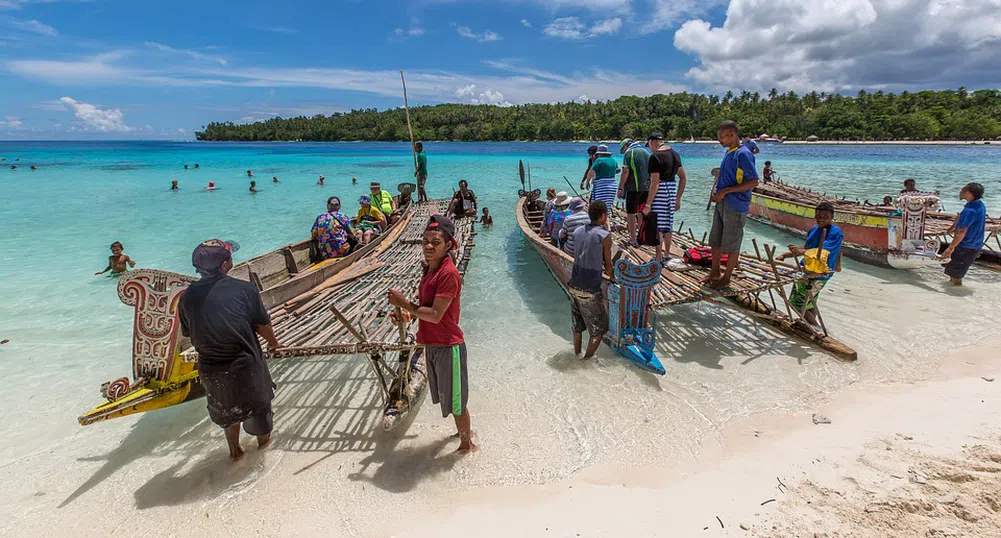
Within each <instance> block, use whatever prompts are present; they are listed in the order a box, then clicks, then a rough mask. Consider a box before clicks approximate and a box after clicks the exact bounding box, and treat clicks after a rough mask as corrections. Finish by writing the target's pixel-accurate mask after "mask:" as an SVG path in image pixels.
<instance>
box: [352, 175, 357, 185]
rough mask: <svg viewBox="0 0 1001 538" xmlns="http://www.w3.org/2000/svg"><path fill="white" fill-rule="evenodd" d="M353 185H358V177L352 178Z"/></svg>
mask: <svg viewBox="0 0 1001 538" xmlns="http://www.w3.org/2000/svg"><path fill="white" fill-rule="evenodd" d="M351 184H352V185H357V184H358V178H356V177H353V178H351Z"/></svg>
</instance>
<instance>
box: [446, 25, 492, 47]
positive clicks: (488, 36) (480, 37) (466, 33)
mask: <svg viewBox="0 0 1001 538" xmlns="http://www.w3.org/2000/svg"><path fill="white" fill-rule="evenodd" d="M455 31H456V32H457V33H458V34H459V35H460V36H462V37H464V38H466V39H475V40H477V41H479V42H480V43H488V42H490V41H500V39H501V36H500V34H498V33H497V32H493V31H490V30H484V31H483V33H476V32H474V31H472V30H470V29H469V27H468V26H459V27H457V28H456V29H455Z"/></svg>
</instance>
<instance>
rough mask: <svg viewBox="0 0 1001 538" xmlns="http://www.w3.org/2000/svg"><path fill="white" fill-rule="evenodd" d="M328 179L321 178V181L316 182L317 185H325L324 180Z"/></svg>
mask: <svg viewBox="0 0 1001 538" xmlns="http://www.w3.org/2000/svg"><path fill="white" fill-rule="evenodd" d="M325 179H327V178H326V177H325V176H320V179H318V180H316V184H317V185H321V186H322V185H323V180H325Z"/></svg>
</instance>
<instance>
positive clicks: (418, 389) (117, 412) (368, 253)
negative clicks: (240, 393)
mask: <svg viewBox="0 0 1001 538" xmlns="http://www.w3.org/2000/svg"><path fill="white" fill-rule="evenodd" d="M445 210H447V202H446V201H440V202H426V203H422V204H412V205H411V206H409V207H408V209H407V210H406V211H405V212H404V214H403V216H402V218H401V220H400V222H398V223H397V224H396V225H395V226H393V227H391V228H390V229H389V230H387V231H386V232H385V233H384V234H382V235H381V236H379V238H378V240H377V241H376V242H373V243H372V244H370V245H368V246H366V247H365V248H364V249H362V250H361V251H360V252H359V253H356V254H358V255H357V256H356V255H354V254H353V255H352V256H349V257H348V258H345V259H343V260H340V261H337V262H334V263H329V262H327V263H323V262H321V263H320V264H317V265H315V266H311V267H309V268H307V269H305V270H302V271H298V272H297V273H296V274H295V275H294V276H292V277H291V278H287V279H286V280H284V281H283V282H282V283H280V284H278V285H276V286H274V287H272V288H269V289H265V290H263V291H262V298H263V299H264V301H265V306H266V307H268V309H269V312H270V314H271V322H272V326H273V328H274V331H275V335H276V337H277V338H278V340H279V341H280V342H281V343H282V344H283V346H284V347H282V348H280V349H278V350H276V351H274V352H268V353H266V354H265V356H266V358H268V359H269V360H270V359H289V358H301V357H312V356H327V355H367V356H368V359H369V364H370V365H371V367H372V371H373V374H374V375H375V377H376V380H377V382H378V384H379V386H380V389H381V392H382V395H383V403H384V406H385V408H384V415H383V426H384V427H386V428H387V429H388V428H391V427H392V426H393V425H395V424H396V422H397V421H398V420H399V419H400V418H402V417H403V416H404V415H405V414H406V413H407V412H408V411H409V405H410V403H411V402H416V401H418V400H417V398H418V397H419V396H420V394H421V393H422V391H423V389H424V386H425V384H426V374H425V372H426V370H425V362H424V357H423V352H422V351H423V350H422V349H421V347H420V346H418V345H417V344H416V340H415V338H414V330H415V326H414V323H413V322H411V323H410V324H408V325H406V326H402V325H397V324H395V323H394V322H393V321H392V319H391V317H390V313H391V311H392V308H391V307H390V306H389V304H388V302H387V301H386V293H387V291H388V290H389V289H390V288H396V289H400V290H401V291H403V292H404V294H407V295H410V296H415V295H416V287H417V283H418V282H419V281H420V277H421V271H422V265H421V264H422V262H423V259H424V258H423V252H422V247H421V237H422V235H423V231H424V228H425V226H426V225H427V221H428V218H429V217H430V215H431V214H433V213H442V212H444V211H445ZM474 236H475V232H474V231H473V219H471V218H464V219H458V220H457V221H456V241H457V244H458V246H459V248H458V250H457V252H456V266H457V267H458V269H459V272H460V273H461V274H465V271H466V269H467V267H468V264H469V260H470V255H471V251H472V247H473V237H474ZM283 248H288V247H283ZM281 251H282V249H279V251H275V252H281ZM270 255H271V254H270V253H269V254H268V255H265V256H262V257H258V258H255V259H254V260H259V259H261V258H265V257H267V256H270ZM282 257H283V258H284V257H285V256H284V255H282ZM254 260H251V262H253V261H254ZM324 267H328V268H335V269H336V270H334V269H331V270H330V271H327V272H323V271H322V269H323V268H324ZM237 269H241V270H240V271H238V270H237ZM243 269H245V270H246V271H247V272H246V273H243ZM234 273H235V274H234ZM231 274H234V276H237V277H238V278H239V277H240V276H241V275H243V274H247V275H253V274H254V271H253V264H252V263H247V262H245V263H244V264H240V266H238V267H237V268H234V271H232V272H231ZM316 275H323V276H325V277H326V278H324V279H322V280H319V279H318V277H317V276H316ZM121 278H122V279H121V280H120V281H119V295H120V296H121V297H122V300H123V302H126V304H130V305H132V306H135V307H136V325H135V329H134V331H135V332H134V336H133V343H134V345H133V362H134V367H133V375H134V380H133V381H131V382H130V381H129V379H128V378H122V379H119V380H116V381H114V382H110V383H106V384H105V385H104V386H103V387H102V395H103V396H105V398H107V400H108V402H107V403H105V404H103V405H101V406H98V407H97V408H95V409H94V410H92V411H90V412H88V413H86V414H84V415H83V416H81V417H80V419H79V421H80V423H81V424H82V425H88V424H92V423H94V422H98V421H101V420H107V419H111V418H117V417H121V416H125V415H129V414H134V413H140V412H144V411H148V410H152V409H159V408H162V407H168V406H171V405H175V404H178V403H182V402H186V401H190V400H193V399H196V398H199V397H201V396H203V395H204V390H203V389H202V388H201V385H200V383H199V382H198V372H197V369H196V364H197V353H196V352H195V351H194V350H193V349H190V348H189V343H188V342H187V341H186V339H184V338H182V337H180V335H179V323H178V321H177V309H176V306H177V301H178V298H179V297H180V294H181V293H182V292H183V290H184V288H185V287H186V286H187V284H189V283H190V282H193V281H194V280H195V278H194V277H189V276H186V275H179V274H176V273H169V272H166V271H156V270H150V269H143V270H138V271H130V272H129V273H127V274H126V275H123V276H122V277H121ZM275 278H277V277H275ZM245 279H246V280H250V281H251V282H260V281H261V280H262V279H261V278H258V279H256V280H255V279H254V278H253V277H252V276H251V278H245ZM303 288H305V289H303ZM137 299H138V300H137ZM388 353H396V354H397V355H398V360H397V361H396V363H395V364H393V361H387V360H386V358H385V355H386V354H388Z"/></svg>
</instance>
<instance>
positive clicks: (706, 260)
mask: <svg viewBox="0 0 1001 538" xmlns="http://www.w3.org/2000/svg"><path fill="white" fill-rule="evenodd" d="M728 257H729V256H727V255H726V254H723V256H722V257H721V258H720V260H719V263H720V264H725V263H726V260H727V258H728ZM685 263H687V264H689V265H698V266H699V267H709V266H710V265H712V264H713V249H712V248H711V247H692V248H690V249H688V250H686V251H685Z"/></svg>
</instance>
